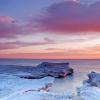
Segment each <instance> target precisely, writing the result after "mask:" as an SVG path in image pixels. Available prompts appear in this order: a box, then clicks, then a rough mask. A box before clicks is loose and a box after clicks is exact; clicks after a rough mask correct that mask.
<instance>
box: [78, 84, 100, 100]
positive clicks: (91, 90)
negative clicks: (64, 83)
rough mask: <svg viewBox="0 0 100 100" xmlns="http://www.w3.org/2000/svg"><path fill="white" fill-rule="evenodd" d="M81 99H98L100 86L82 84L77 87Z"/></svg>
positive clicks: (99, 98) (99, 99) (99, 97)
mask: <svg viewBox="0 0 100 100" xmlns="http://www.w3.org/2000/svg"><path fill="white" fill-rule="evenodd" d="M77 93H78V95H79V96H80V97H81V98H82V100H100V88H98V87H93V86H85V85H84V86H82V87H80V88H78V89H77Z"/></svg>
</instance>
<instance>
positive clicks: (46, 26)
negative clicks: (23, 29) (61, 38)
mask: <svg viewBox="0 0 100 100" xmlns="http://www.w3.org/2000/svg"><path fill="white" fill-rule="evenodd" d="M37 27H38V30H39V31H43V32H54V33H65V34H71V33H74V34H75V32H100V2H97V3H94V4H92V5H89V6H87V5H82V4H80V3H76V2H72V1H66V2H62V3H61V2H60V3H56V4H53V5H51V6H50V7H48V8H47V10H46V13H45V14H42V16H41V17H39V18H38V19H37Z"/></svg>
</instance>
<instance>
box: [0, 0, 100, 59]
mask: <svg viewBox="0 0 100 100" xmlns="http://www.w3.org/2000/svg"><path fill="white" fill-rule="evenodd" d="M0 58H26V59H27V58H30V59H100V0H0Z"/></svg>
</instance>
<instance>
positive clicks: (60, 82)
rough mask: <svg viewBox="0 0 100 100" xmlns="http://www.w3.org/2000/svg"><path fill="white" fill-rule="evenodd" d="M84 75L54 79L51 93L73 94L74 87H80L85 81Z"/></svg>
mask: <svg viewBox="0 0 100 100" xmlns="http://www.w3.org/2000/svg"><path fill="white" fill-rule="evenodd" d="M86 78H87V77H86V73H82V72H80V73H74V75H73V76H68V77H66V78H64V79H58V78H56V79H55V81H54V84H53V86H52V88H51V92H56V93H57V92H58V93H59V92H73V93H75V91H76V87H78V86H81V85H82V82H83V80H85V79H86Z"/></svg>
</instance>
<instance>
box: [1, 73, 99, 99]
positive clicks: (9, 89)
mask: <svg viewBox="0 0 100 100" xmlns="http://www.w3.org/2000/svg"><path fill="white" fill-rule="evenodd" d="M18 75H29V73H17V74H14V75H11V74H0V100H100V88H98V87H93V86H89V85H83V86H82V87H79V88H78V89H77V94H76V95H75V94H73V93H68V92H65V93H52V92H46V91H45V90H41V91H38V90H40V89H41V88H43V87H45V86H46V85H47V84H49V83H51V84H53V82H54V78H53V77H45V78H42V79H24V78H20V77H18Z"/></svg>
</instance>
